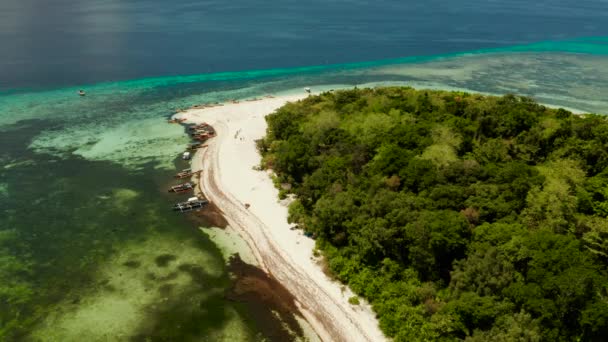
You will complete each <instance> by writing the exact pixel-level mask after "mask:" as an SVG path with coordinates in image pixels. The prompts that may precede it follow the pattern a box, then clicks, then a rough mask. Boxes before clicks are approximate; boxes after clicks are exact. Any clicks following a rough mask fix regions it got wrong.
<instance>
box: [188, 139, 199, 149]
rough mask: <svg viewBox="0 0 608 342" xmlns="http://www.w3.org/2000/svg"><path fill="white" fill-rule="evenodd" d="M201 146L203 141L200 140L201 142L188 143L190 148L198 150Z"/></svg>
mask: <svg viewBox="0 0 608 342" xmlns="http://www.w3.org/2000/svg"><path fill="white" fill-rule="evenodd" d="M201 147H203V143H202V142H200V141H199V142H195V143H192V144H190V145H188V150H190V151H196V150H198V149H199V148H201Z"/></svg>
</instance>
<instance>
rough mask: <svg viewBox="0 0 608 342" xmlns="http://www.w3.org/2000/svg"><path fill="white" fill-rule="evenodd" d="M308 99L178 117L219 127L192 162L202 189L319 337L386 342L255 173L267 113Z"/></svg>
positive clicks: (263, 175) (264, 176) (263, 176)
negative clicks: (291, 297)
mask: <svg viewBox="0 0 608 342" xmlns="http://www.w3.org/2000/svg"><path fill="white" fill-rule="evenodd" d="M305 96H306V95H305V94H301V95H286V96H280V97H275V98H264V99H261V100H256V101H243V102H240V103H226V104H224V105H223V106H216V107H211V108H200V107H199V108H195V109H191V110H188V111H186V112H182V113H178V114H176V115H175V117H176V118H186V119H187V120H188V121H187V122H189V123H202V122H207V123H209V124H211V125H212V126H213V127H214V128H215V129H216V131H217V137H215V138H212V139H210V140H208V142H207V143H206V144H208V147H207V148H203V149H199V150H198V151H197V153H196V154H195V156H194V159H193V162H192V168H193V169H194V170H199V169H202V170H203V172H202V174H201V181H200V184H199V187H200V190H202V192H203V193H204V195H205V196H206V197H207V198H208V199H209V200H210V201H212V202H214V203H215V204H216V205H217V207H218V208H219V209H220V210H221V211H222V212H223V213H224V216H225V218H226V219H227V221H228V222H229V228H227V229H234V230H236V231H237V232H238V233H239V235H241V236H242V237H243V238H244V239H245V240H246V241H247V243H248V244H249V246H250V247H251V249H252V250H253V252H254V254H255V257H256V259H257V261H258V262H259V264H260V267H262V268H263V269H264V270H265V271H267V272H269V273H270V274H272V275H273V276H274V277H275V278H277V279H278V280H279V281H280V282H281V283H282V284H283V285H284V286H285V287H286V288H287V289H288V290H289V291H290V292H291V293H292V294H293V295H294V296H295V297H296V298H297V300H298V302H299V303H298V305H299V306H300V309H301V311H302V313H303V315H304V317H305V318H306V320H307V321H308V322H309V323H310V324H311V325H312V327H313V328H314V329H315V331H316V333H317V334H318V336H319V337H320V338H321V339H322V340H323V341H349V342H350V341H374V342H378V341H384V340H386V337H385V336H384V335H383V334H382V332H381V331H380V329H379V327H378V321H377V320H376V318H375V314H374V313H373V311H372V310H371V307H370V306H369V305H368V304H365V303H364V301H362V304H359V305H351V304H349V303H348V299H349V298H350V297H351V296H352V295H353V294H352V292H351V291H350V290H349V289H347V288H345V287H344V286H343V285H342V284H340V283H339V282H337V281H333V280H331V279H330V278H329V277H327V276H326V275H325V274H324V273H323V271H322V269H321V266H320V265H319V264H318V258H317V257H315V256H314V255H313V248H314V244H315V243H314V241H313V240H311V239H309V238H307V237H305V236H304V235H303V234H302V231H300V230H291V229H290V228H291V226H292V225H290V224H289V223H288V222H287V206H286V203H285V202H284V201H283V202H280V201H279V199H278V190H277V189H276V188H275V187H274V185H273V182H272V180H271V178H270V175H269V173H268V172H266V171H256V170H255V169H254V167H255V166H258V165H259V164H260V159H261V156H260V154H259V153H258V151H257V150H256V147H255V140H256V139H260V138H261V137H263V136H264V135H265V133H266V132H265V131H266V121H265V120H264V117H265V115H267V114H270V113H272V112H273V111H274V110H276V109H277V108H279V107H281V106H282V105H284V104H285V103H287V102H288V101H297V100H299V99H302V98H304V97H305ZM245 204H249V205H250V206H249V207H248V208H246V206H245Z"/></svg>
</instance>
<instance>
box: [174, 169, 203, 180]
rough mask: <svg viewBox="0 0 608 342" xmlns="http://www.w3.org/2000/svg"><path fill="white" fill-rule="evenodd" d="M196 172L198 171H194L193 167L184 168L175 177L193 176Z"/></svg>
mask: <svg viewBox="0 0 608 342" xmlns="http://www.w3.org/2000/svg"><path fill="white" fill-rule="evenodd" d="M199 172H200V171H199ZM195 173H196V172H192V169H183V170H181V171H180V172H178V173H177V174H176V175H175V178H178V179H181V178H186V177H191V176H192V175H193V174H195Z"/></svg>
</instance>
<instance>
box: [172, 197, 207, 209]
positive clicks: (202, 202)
mask: <svg viewBox="0 0 608 342" xmlns="http://www.w3.org/2000/svg"><path fill="white" fill-rule="evenodd" d="M207 204H209V201H208V200H206V199H200V198H198V197H191V198H189V199H188V200H187V201H186V202H179V203H176V204H175V205H174V206H173V211H179V212H182V213H183V212H188V211H192V210H199V209H202V208H203V207H204V206H206V205H207Z"/></svg>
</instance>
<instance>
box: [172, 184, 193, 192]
mask: <svg viewBox="0 0 608 342" xmlns="http://www.w3.org/2000/svg"><path fill="white" fill-rule="evenodd" d="M192 189H194V184H192V183H190V182H186V183H182V184H178V185H174V186H172V187H171V189H169V192H175V193H180V192H184V191H189V190H192Z"/></svg>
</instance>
